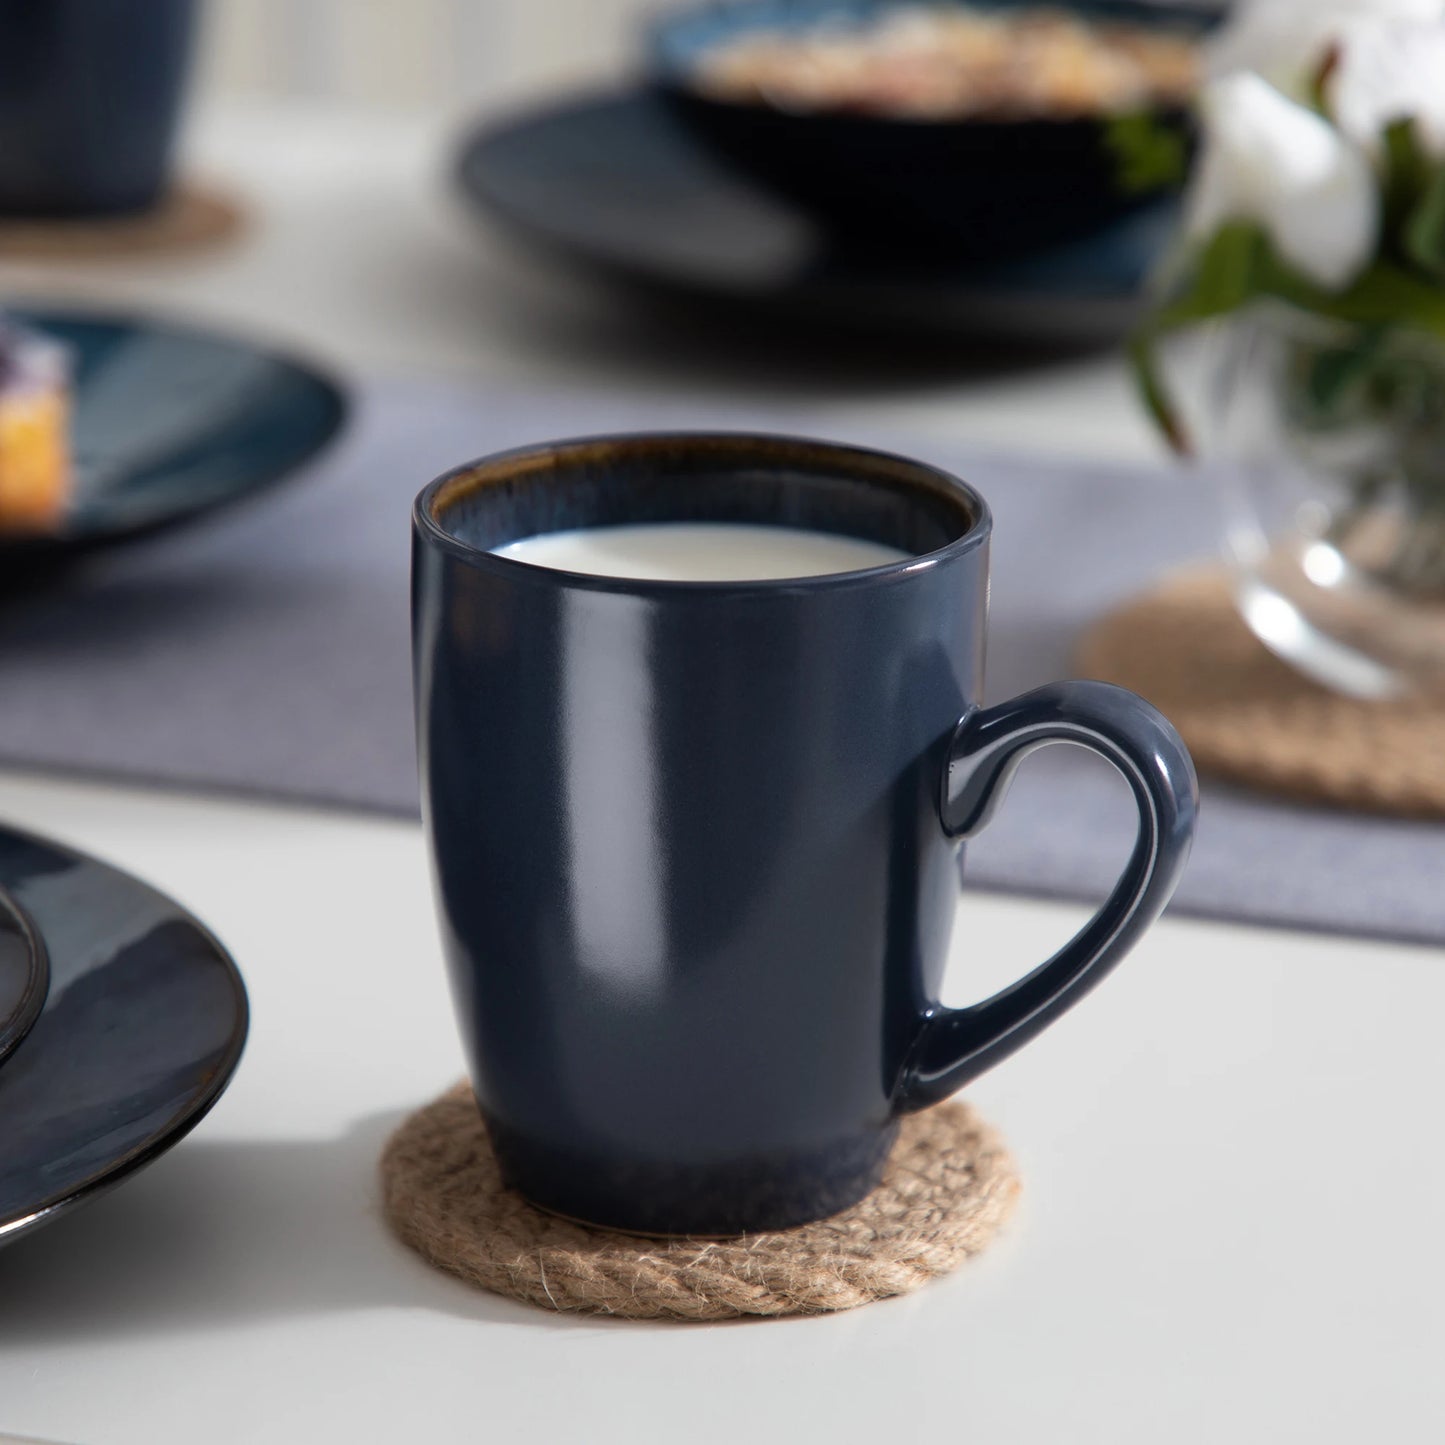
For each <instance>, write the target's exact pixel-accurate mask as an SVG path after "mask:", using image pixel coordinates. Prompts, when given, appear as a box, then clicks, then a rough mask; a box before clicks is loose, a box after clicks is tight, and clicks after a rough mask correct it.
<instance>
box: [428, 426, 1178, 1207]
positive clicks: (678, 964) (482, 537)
mask: <svg viewBox="0 0 1445 1445" xmlns="http://www.w3.org/2000/svg"><path fill="white" fill-rule="evenodd" d="M664 520H670V521H680V520H719V521H750V522H770V523H775V524H783V525H795V526H802V527H810V528H815V529H820V530H826V531H834V532H841V533H846V534H850V535H853V536H859V537H865V538H868V539H871V540H874V541H879V542H884V543H888V544H890V545H892V546H895V547H898V548H901V549H903V550H904V551H906V552H908V553H910V554H912V555H911V557H910V559H909V560H907V561H905V562H901V563H898V564H893V565H890V566H886V567H881V568H874V569H871V570H869V571H863V572H856V573H848V574H844V575H841V576H834V577H821V578H805V579H790V580H783V581H772V582H748V583H706V584H705V583H686V582H671V583H669V582H661V583H659V582H635V581H630V580H625V579H615V578H597V577H585V576H578V575H574V574H570V573H564V572H555V571H550V570H546V569H541V568H537V567H531V566H528V565H526V564H525V563H521V562H517V561H515V560H511V559H508V558H503V557H498V556H495V555H491V554H489V552H488V551H487V550H486V549H488V548H490V547H494V546H497V545H500V544H502V543H505V542H509V541H512V540H515V539H516V538H518V537H523V536H527V535H531V534H534V533H537V532H543V531H549V530H554V529H559V528H570V527H577V526H588V525H605V524H608V523H613V522H621V521H632V522H638V521H664ZM989 527H990V522H989V515H988V511H987V508H986V507H985V505H984V503H983V501H982V500H981V499H980V498H979V497H978V496H977V495H976V494H975V493H974V492H972V491H971V490H970V489H969V488H968V487H966V486H965V485H964V484H963V483H961V482H959V481H958V480H956V479H955V478H953V477H950V476H948V475H947V474H945V473H942V472H939V471H937V470H935V469H933V468H930V467H927V466H924V465H922V464H919V463H915V462H909V461H906V460H904V459H901V458H897V457H891V456H887V455H884V454H881V453H875V452H866V451H862V450H858V449H854V448H848V447H842V446H834V445H830V444H826V443H821V442H806V441H797V440H790V439H782V438H766V437H749V436H745V435H736V434H734V435H714V436H686V435H684V436H652V437H646V436H644V437H632V438H617V439H601V440H590V441H581V442H574V443H560V444H557V445H555V446H551V447H539V448H535V449H532V450H528V451H523V452H517V453H509V454H506V455H504V456H501V457H498V458H493V459H490V460H487V461H483V462H480V463H476V464H473V465H472V466H469V467H465V468H462V469H461V470H459V471H457V472H454V473H452V474H450V475H449V476H447V477H444V478H442V479H440V480H439V481H438V482H436V483H434V484H433V485H432V486H431V487H429V488H428V489H427V490H426V491H425V492H423V494H422V495H421V497H420V498H419V499H418V503H417V508H416V512H415V548H414V571H413V584H414V623H415V664H416V687H417V709H418V711H417V726H418V743H419V749H420V761H421V779H422V792H423V805H424V811H425V815H426V819H427V825H428V829H429V832H430V836H431V842H432V848H433V858H434V865H435V876H436V888H437V897H438V903H439V909H440V914H441V920H442V935H443V939H444V943H445V947H446V952H447V957H448V963H449V967H450V971H451V979H452V987H453V992H454V996H455V1000H456V1004H457V1010H458V1015H459V1018H460V1021H461V1025H462V1031H463V1036H464V1038H465V1040H466V1043H467V1047H468V1050H469V1055H470V1063H471V1071H472V1080H473V1084H474V1087H475V1090H476V1094H477V1098H478V1100H479V1103H480V1105H481V1108H482V1110H483V1113H484V1115H485V1116H486V1118H487V1121H488V1124H489V1126H490V1130H491V1134H492V1138H493V1140H494V1143H495V1145H496V1148H497V1151H498V1154H499V1157H500V1159H501V1162H502V1165H503V1168H504V1170H505V1171H506V1174H507V1176H508V1178H509V1179H510V1181H511V1182H512V1183H513V1184H514V1185H516V1187H518V1188H519V1189H521V1190H522V1191H523V1192H524V1193H526V1194H527V1195H529V1196H530V1197H531V1198H532V1199H534V1200H535V1201H537V1202H538V1203H540V1204H542V1205H544V1206H545V1207H547V1208H550V1209H553V1210H556V1211H558V1212H560V1213H563V1214H568V1215H572V1216H575V1217H578V1218H582V1219H586V1220H591V1221H594V1222H597V1223H601V1224H607V1225H613V1226H616V1227H620V1228H625V1229H633V1230H639V1231H643V1232H663V1233H700V1234H721V1233H731V1232H735V1231H738V1230H752V1229H766V1228H775V1227H781V1226H786V1225H791V1224H796V1223H800V1222H802V1221H805V1220H808V1219H813V1218H817V1217H820V1216H823V1215H826V1214H830V1213H833V1212H835V1211H836V1210H838V1209H841V1208H844V1207H846V1206H847V1205H848V1204H850V1203H852V1202H854V1201H855V1200H857V1199H858V1198H859V1197H861V1195H862V1194H864V1193H865V1192H866V1191H867V1190H868V1189H869V1188H870V1187H872V1185H873V1184H874V1183H875V1182H876V1180H877V1179H878V1177H879V1174H880V1172H881V1170H882V1167H883V1164H884V1162H885V1160H886V1157H887V1153H888V1149H889V1147H890V1145H891V1143H892V1139H893V1136H894V1132H895V1129H896V1124H897V1120H898V1118H899V1116H900V1114H902V1113H903V1112H905V1111H906V1110H908V1109H911V1108H914V1107H917V1106H919V1105H921V1104H923V1103H927V1102H929V1101H931V1100H932V1099H934V1098H936V1097H939V1096H941V1094H942V1093H944V1092H948V1091H951V1089H952V1088H953V1087H956V1086H957V1084H958V1083H959V1082H961V1081H962V1080H963V1079H964V1078H965V1077H968V1076H971V1075H972V1074H973V1073H976V1072H978V1071H979V1069H981V1068H983V1067H986V1066H987V1065H988V1064H990V1063H992V1062H994V1061H995V1060H996V1059H997V1058H999V1057H1001V1056H1002V1055H1003V1054H1005V1053H1007V1052H1008V1051H1009V1050H1010V1049H1012V1048H1015V1047H1017V1046H1018V1045H1019V1044H1020V1043H1022V1042H1023V1041H1024V1039H1026V1038H1027V1037H1029V1036H1030V1035H1031V1034H1032V1033H1033V1032H1034V1031H1035V1030H1036V1028H1037V1027H1040V1026H1042V1023H1043V1022H1046V1021H1047V1018H1048V1017H1052V1015H1053V1014H1054V1013H1056V1012H1058V1011H1059V1010H1060V1009H1061V1008H1062V1007H1064V1006H1066V1004H1067V1003H1069V1002H1072V1001H1073V999H1074V998H1076V997H1077V996H1078V995H1079V993H1081V992H1082V989H1083V988H1084V987H1085V986H1086V985H1087V984H1088V983H1091V982H1093V981H1094V980H1095V979H1096V978H1097V977H1099V976H1100V975H1101V974H1102V972H1103V971H1104V970H1105V969H1107V968H1108V967H1109V966H1110V965H1111V964H1112V963H1113V962H1115V961H1116V960H1117V958H1118V956H1119V955H1120V953H1121V952H1122V950H1123V948H1124V947H1125V946H1127V943H1128V942H1129V941H1131V940H1132V938H1133V936H1134V935H1135V934H1137V932H1138V930H1139V929H1140V928H1141V927H1142V926H1143V925H1144V924H1145V923H1146V922H1147V921H1148V920H1149V919H1150V918H1151V917H1152V916H1153V914H1154V913H1155V912H1157V910H1158V908H1159V907H1161V906H1162V904H1163V901H1164V899H1165V898H1166V897H1167V895H1168V892H1169V890H1170V889H1171V888H1172V886H1173V882H1174V879H1175V877H1176V876H1177V873H1178V869H1179V867H1180V866H1181V865H1182V862H1183V858H1184V854H1185V851H1186V850H1187V846H1188V841H1189V834H1190V830H1191V828H1192V823H1193V807H1194V804H1193V799H1194V793H1193V774H1192V771H1191V769H1190V767H1189V763H1188V759H1187V757H1186V756H1185V754H1184V752H1183V748H1182V745H1180V744H1179V742H1178V740H1177V738H1175V737H1174V735H1173V733H1172V732H1171V731H1170V730H1169V729H1168V725H1167V724H1165V723H1164V722H1163V721H1162V719H1160V718H1159V716H1158V714H1157V713H1155V712H1154V711H1153V710H1152V709H1151V708H1149V707H1148V705H1147V704H1145V703H1143V702H1142V701H1140V700H1139V699H1137V698H1133V697H1131V696H1129V695H1127V694H1123V693H1119V692H1118V691H1117V690H1115V689H1100V688H1096V687H1095V686H1094V685H1092V684H1072V685H1068V686H1067V687H1066V688H1065V689H1063V690H1062V691H1056V692H1055V693H1053V694H1050V695H1047V696H1035V697H1033V698H1029V699H1021V700H1020V701H1019V702H1017V703H1015V704H1012V705H1010V708H1011V710H1005V711H1000V710H992V711H990V712H989V713H979V712H978V711H977V710H976V702H977V699H978V697H979V695H980V689H981V681H982V676H981V674H982V662H983V633H984V622H985V612H986V605H987V601H986V599H987V586H988V534H989ZM961 720H962V725H961ZM1054 739H1065V740H1070V741H1078V742H1082V743H1084V744H1085V745H1087V746H1090V747H1094V748H1096V749H1097V750H1099V751H1101V752H1103V753H1104V754H1105V755H1106V756H1108V757H1110V759H1111V761H1114V762H1116V763H1117V764H1121V765H1123V766H1125V767H1126V770H1128V771H1129V776H1130V779H1131V782H1132V783H1133V784H1134V785H1135V786H1136V791H1137V793H1138V796H1139V798H1140V802H1141V817H1142V818H1143V819H1144V826H1143V829H1142V832H1141V839H1143V841H1142V842H1141V845H1140V851H1139V854H1138V855H1137V856H1136V865H1137V866H1135V865H1131V870H1130V873H1129V876H1128V878H1127V880H1126V883H1125V884H1124V885H1121V893H1120V895H1119V896H1117V897H1116V898H1115V899H1114V900H1111V903H1110V904H1109V905H1108V907H1107V908H1106V910H1105V912H1104V913H1103V914H1101V918H1100V921H1098V922H1097V923H1096V924H1095V925H1094V926H1093V929H1092V930H1091V931H1086V933H1085V934H1084V935H1081V938H1080V940H1079V941H1078V942H1077V943H1076V944H1075V945H1073V946H1072V947H1071V949H1070V950H1066V951H1065V954H1064V955H1061V956H1060V958H1059V959H1056V960H1054V961H1053V962H1051V963H1050V964H1049V965H1047V966H1046V968H1045V969H1043V970H1041V971H1040V972H1039V973H1038V974H1036V975H1034V976H1033V977H1032V978H1031V979H1030V980H1025V981H1024V983H1022V984H1020V985H1019V986H1018V988H1017V989H1015V990H1011V991H1010V993H1009V994H1006V995H1001V996H1000V997H999V998H998V999H996V1000H994V1001H992V1002H990V1003H989V1004H987V1005H984V1006H983V1008H982V1009H979V1010H966V1011H963V1012H961V1013H960V1012H952V1013H950V1012H948V1011H943V1010H940V1009H939V1008H938V1007H937V1004H936V999H937V991H938V987H939V982H940V976H941V972H942V969H943V965H944V958H945V950H946V945H947V939H948V936H949V931H950V928H951V925H952V920H953V914H954V905H955V892H956V889H957V872H956V852H957V844H956V842H955V841H954V838H953V837H952V836H950V835H951V834H957V833H959V832H966V831H970V830H972V829H973V828H975V827H976V826H978V825H979V824H980V822H981V819H982V817H983V816H984V812H985V811H986V809H985V808H984V806H983V805H984V802H985V800H986V799H987V798H988V797H989V796H994V795H996V794H997V790H998V787H999V785H1000V784H1001V782H1002V781H1003V779H1004V777H1005V775H1006V771H1007V769H1006V767H1005V764H1006V763H1007V761H1008V760H1009V758H1010V757H1011V756H1016V755H1018V754H1019V752H1020V751H1021V750H1023V749H1025V748H1027V747H1031V746H1033V745H1035V744H1036V743H1039V742H1042V741H1046V740H1054ZM950 779H951V780H952V782H951V783H950V781H949V780H950Z"/></svg>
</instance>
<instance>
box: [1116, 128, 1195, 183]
mask: <svg viewBox="0 0 1445 1445" xmlns="http://www.w3.org/2000/svg"><path fill="white" fill-rule="evenodd" d="M1104 145H1105V147H1106V148H1107V150H1108V151H1109V153H1110V155H1111V156H1112V157H1113V161H1114V175H1115V179H1116V180H1117V181H1118V184H1119V188H1120V189H1121V190H1122V191H1123V192H1124V193H1125V194H1126V195H1130V196H1138V195H1146V194H1148V193H1150V192H1153V191H1166V190H1177V189H1178V188H1179V187H1181V186H1182V185H1183V184H1184V178H1185V175H1186V174H1187V172H1188V169H1189V146H1188V142H1187V140H1186V139H1185V135H1184V131H1183V130H1182V129H1181V128H1180V126H1179V125H1178V124H1177V123H1175V122H1169V121H1165V120H1163V119H1162V118H1161V117H1159V116H1157V115H1154V114H1152V113H1151V112H1149V111H1137V112H1134V113H1131V114H1129V115H1117V116H1113V117H1111V118H1110V119H1109V121H1108V122H1107V123H1106V125H1105V127H1104Z"/></svg>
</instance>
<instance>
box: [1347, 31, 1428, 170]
mask: <svg viewBox="0 0 1445 1445" xmlns="http://www.w3.org/2000/svg"><path fill="white" fill-rule="evenodd" d="M1339 41H1340V58H1339V63H1338V65H1337V66H1336V68H1335V71H1334V74H1333V75H1332V76H1331V77H1330V81H1329V86H1328V101H1329V108H1330V110H1331V112H1332V113H1333V115H1334V117H1335V121H1336V124H1338V126H1339V127H1340V129H1341V130H1342V131H1344V133H1345V134H1346V135H1347V136H1349V137H1350V138H1351V139H1352V140H1353V141H1354V142H1355V143H1356V144H1357V145H1361V146H1364V147H1365V148H1366V149H1367V150H1369V151H1371V152H1377V151H1378V150H1379V145H1380V137H1381V135H1382V134H1383V133H1384V131H1385V128H1386V127H1387V126H1388V125H1390V124H1391V122H1393V121H1396V120H1403V119H1406V118H1410V119H1413V120H1414V122H1415V133H1416V135H1417V136H1418V137H1419V140H1420V144H1421V145H1422V146H1423V147H1424V148H1425V150H1426V152H1427V153H1428V154H1429V155H1431V156H1434V157H1435V158H1436V159H1445V21H1442V20H1435V21H1433V22H1428V23H1422V22H1420V21H1395V22H1388V21H1387V22H1380V21H1376V20H1373V19H1371V20H1356V21H1353V22H1350V23H1349V24H1347V25H1345V26H1344V27H1343V28H1342V30H1341V33H1340V36H1339Z"/></svg>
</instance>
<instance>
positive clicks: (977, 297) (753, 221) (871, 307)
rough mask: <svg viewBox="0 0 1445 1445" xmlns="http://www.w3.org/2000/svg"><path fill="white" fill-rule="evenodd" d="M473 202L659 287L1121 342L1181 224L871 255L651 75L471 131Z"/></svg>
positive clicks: (884, 324) (886, 320)
mask: <svg viewBox="0 0 1445 1445" xmlns="http://www.w3.org/2000/svg"><path fill="white" fill-rule="evenodd" d="M455 164H456V180H457V184H458V186H459V188H460V191H461V195H462V198H463V200H464V201H465V202H466V203H467V204H468V205H470V206H471V207H472V208H474V209H475V210H476V211H477V212H478V213H480V214H481V215H483V216H485V217H486V218H487V219H489V220H492V221H496V222H499V223H500V224H501V225H502V226H504V227H505V228H507V229H508V230H510V231H511V232H513V233H514V234H515V235H516V236H517V237H519V238H520V239H521V240H522V241H523V242H524V243H526V245H527V246H528V247H529V249H530V250H532V251H537V250H541V251H542V252H543V253H544V254H545V253H547V252H550V253H551V254H552V255H554V256H556V257H558V258H560V259H563V260H567V261H570V262H573V263H575V264H579V265H581V266H584V267H586V268H588V269H589V270H591V271H592V272H594V273H595V274H597V275H599V276H601V277H603V278H605V279H608V280H611V281H613V282H621V283H624V284H626V285H628V286H631V287H633V288H640V289H643V290H645V291H647V292H650V293H652V294H654V295H663V296H671V297H673V298H685V299H688V300H692V301H706V302H711V303H722V304H723V305H725V306H726V307H728V308H729V311H730V312H733V313H736V311H737V308H738V307H739V306H742V307H746V308H748V309H749V310H750V311H751V312H753V313H755V314H759V313H772V314H773V315H774V316H776V317H779V318H782V319H787V320H792V319H798V320H803V321H809V322H815V321H823V322H827V323H833V324H837V323H843V324H846V325H854V326H862V327H866V328H869V329H882V330H886V331H891V332H895V333H906V334H909V335H928V334H933V335H943V336H946V337H959V336H969V337H978V336H984V337H989V338H1007V339H1009V340H1012V341H1020V342H1024V343H1028V344H1049V345H1053V344H1065V345H1067V344H1088V345H1093V344H1099V343H1105V342H1112V341H1116V340H1118V339H1119V337H1121V336H1122V335H1123V334H1124V333H1125V332H1126V331H1127V330H1128V328H1129V326H1130V325H1131V324H1132V323H1133V321H1134V320H1135V319H1136V318H1137V317H1138V316H1139V315H1141V314H1142V312H1143V309H1144V306H1145V304H1146V302H1145V296H1144V282H1145V278H1146V276H1147V275H1148V274H1149V271H1150V269H1151V268H1152V267H1153V265H1154V263H1155V261H1156V260H1157V258H1158V256H1159V254H1160V253H1161V251H1162V249H1163V247H1164V246H1165V244H1167V242H1168V239H1169V237H1170V234H1171V232H1172V230H1173V227H1174V224H1175V221H1176V218H1177V212H1176V208H1175V205H1174V203H1173V202H1163V203H1160V204H1157V205H1153V206H1150V207H1148V208H1146V209H1145V210H1143V211H1141V212H1139V213H1137V214H1135V215H1132V216H1130V217H1128V218H1127V219H1126V220H1124V221H1122V222H1120V223H1119V224H1117V225H1114V226H1111V227H1109V228H1107V229H1105V230H1102V231H1100V232H1097V233H1095V234H1093V235H1090V236H1089V237H1087V238H1085V239H1083V240H1078V241H1072V242H1070V243H1068V244H1066V245H1059V246H1053V247H1050V248H1049V249H1047V250H1043V251H1034V252H1030V253H1029V254H1028V255H1027V256H1023V257H1020V258H1019V259H1017V260H1013V261H1007V262H990V263H988V264H982V263H975V264H969V265H963V264H957V263H954V264H949V263H948V262H947V261H929V262H926V263H925V262H923V261H921V260H919V259H917V258H909V259H900V258H899V257H897V256H892V257H890V256H889V255H887V254H885V253H873V254H870V253H868V252H867V251H864V250H860V249H859V248H858V247H857V246H856V245H854V244H851V243H846V242H843V241H840V240H839V239H838V238H837V237H833V236H830V235H829V234H828V233H827V230H826V228H825V227H823V226H822V225H821V224H820V223H819V221H817V220H816V219H815V218H813V217H811V216H809V215H808V214H806V213H805V212H804V210H803V209H802V208H800V207H797V206H793V205H790V204H789V203H788V202H787V201H784V200H782V199H781V198H779V197H778V196H776V195H773V194H770V193H769V192H767V191H766V190H764V189H763V188H762V187H761V186H758V185H755V184H752V183H750V182H748V181H747V180H745V179H743V178H742V177H740V176H739V175H737V174H735V173H734V172H732V171H730V170H729V169H728V168H726V167H725V166H724V165H723V164H721V163H720V162H719V161H717V160H716V159H715V158H714V157H713V156H712V155H710V154H709V153H708V151H707V149H706V147H705V146H703V145H702V144H701V143H700V142H699V141H698V140H696V139H695V138H694V137H693V136H692V135H691V134H690V133H689V132H688V130H687V128H686V127H685V126H684V125H683V124H682V123H681V122H680V121H679V120H678V118H677V116H676V115H675V114H674V113H673V112H672V111H671V109H670V108H669V106H668V105H667V104H666V103H665V102H664V101H663V100H662V99H660V98H659V96H658V95H657V94H656V93H654V92H652V91H650V90H649V89H647V88H646V87H639V88H637V89H635V90H632V91H626V92H623V93H620V94H609V95H602V96H589V97H583V98H581V99H572V100H567V101H563V102H560V103H555V104H552V105H549V106H547V107H546V108H544V109H541V110H538V111H535V112H532V113H530V114H527V115H523V116H521V117H517V118H513V119H511V120H504V121H502V122H500V123H499V124H495V125H489V126H484V127H482V128H481V129H478V130H475V131H473V132H472V133H470V134H469V135H468V136H466V137H465V138H464V140H463V141H462V143H461V146H460V149H459V151H458V155H457V158H456V163H455Z"/></svg>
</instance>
